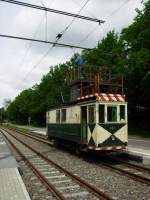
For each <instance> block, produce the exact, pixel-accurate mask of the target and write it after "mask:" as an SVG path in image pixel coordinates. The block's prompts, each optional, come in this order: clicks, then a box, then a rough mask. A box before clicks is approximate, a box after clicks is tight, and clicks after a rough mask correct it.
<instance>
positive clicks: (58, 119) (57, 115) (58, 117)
mask: <svg viewBox="0 0 150 200" xmlns="http://www.w3.org/2000/svg"><path fill="white" fill-rule="evenodd" d="M56 123H60V110H56Z"/></svg>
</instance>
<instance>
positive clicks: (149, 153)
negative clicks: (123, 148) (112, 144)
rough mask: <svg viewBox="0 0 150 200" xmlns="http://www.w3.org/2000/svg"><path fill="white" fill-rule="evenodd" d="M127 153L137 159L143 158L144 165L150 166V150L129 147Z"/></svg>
mask: <svg viewBox="0 0 150 200" xmlns="http://www.w3.org/2000/svg"><path fill="white" fill-rule="evenodd" d="M127 153H128V154H129V155H130V156H132V157H133V156H134V157H137V158H141V161H142V163H143V164H148V165H150V149H149V150H148V149H144V148H142V147H136V146H135V147H133V146H128V147H127Z"/></svg>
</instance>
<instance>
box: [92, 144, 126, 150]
mask: <svg viewBox="0 0 150 200" xmlns="http://www.w3.org/2000/svg"><path fill="white" fill-rule="evenodd" d="M88 149H90V150H94V151H116V150H122V151H123V150H126V146H124V145H122V146H112V147H93V146H89V147H88Z"/></svg>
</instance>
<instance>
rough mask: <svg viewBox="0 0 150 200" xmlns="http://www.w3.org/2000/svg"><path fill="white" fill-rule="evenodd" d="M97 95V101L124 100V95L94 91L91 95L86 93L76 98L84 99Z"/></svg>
mask: <svg viewBox="0 0 150 200" xmlns="http://www.w3.org/2000/svg"><path fill="white" fill-rule="evenodd" d="M95 96H96V97H98V99H99V101H121V102H124V101H125V95H121V94H106V93H100V94H98V93H95V94H91V95H86V96H82V97H79V98H77V100H84V99H89V98H92V97H95Z"/></svg>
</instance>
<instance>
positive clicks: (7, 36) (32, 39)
mask: <svg viewBox="0 0 150 200" xmlns="http://www.w3.org/2000/svg"><path fill="white" fill-rule="evenodd" d="M0 1H1V0H0ZM0 37H4V38H9V39H17V40H26V41H32V42H40V43H45V44H52V45H54V44H55V46H58V47H68V48H76V49H87V50H92V49H91V48H86V47H81V46H75V45H71V44H64V43H56V42H51V41H46V40H38V39H34V38H25V37H19V36H14V35H6V34H0Z"/></svg>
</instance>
